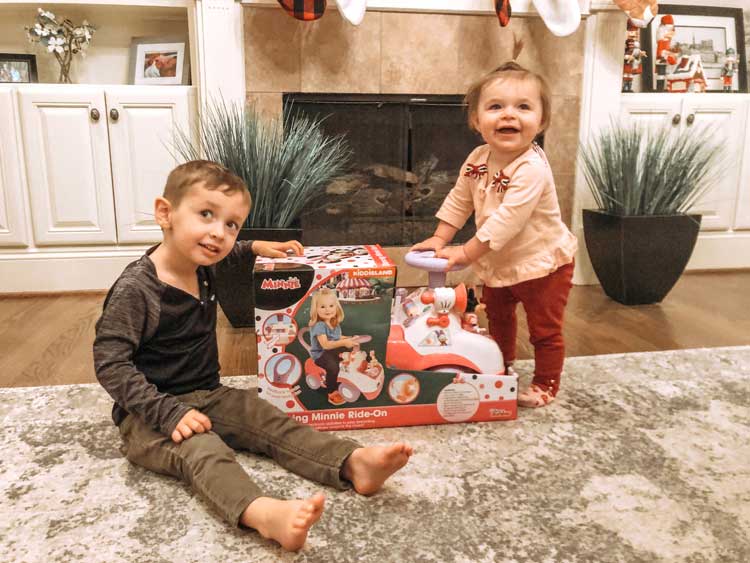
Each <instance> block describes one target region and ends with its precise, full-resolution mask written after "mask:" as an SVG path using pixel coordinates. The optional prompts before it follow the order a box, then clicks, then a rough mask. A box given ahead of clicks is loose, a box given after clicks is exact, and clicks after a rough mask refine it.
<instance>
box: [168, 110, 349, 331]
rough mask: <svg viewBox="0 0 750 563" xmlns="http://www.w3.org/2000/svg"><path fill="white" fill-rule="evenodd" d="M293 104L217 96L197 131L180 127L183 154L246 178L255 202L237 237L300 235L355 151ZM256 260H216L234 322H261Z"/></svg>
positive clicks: (224, 299) (299, 237)
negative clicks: (308, 210) (278, 108)
mask: <svg viewBox="0 0 750 563" xmlns="http://www.w3.org/2000/svg"><path fill="white" fill-rule="evenodd" d="M289 109H290V108H289V107H286V108H284V112H283V114H282V116H279V117H273V116H269V115H267V114H264V113H262V112H260V111H259V110H258V109H257V107H255V106H254V105H253V104H247V105H245V106H242V105H240V104H231V105H228V104H226V103H225V102H223V101H212V102H210V103H209V104H207V106H206V107H205V108H204V110H203V113H202V114H201V117H200V119H199V122H198V126H197V133H195V134H193V135H191V134H189V133H188V132H186V131H178V132H177V136H176V141H175V149H176V153H177V154H178V155H179V156H180V157H181V158H183V159H186V160H194V159H198V158H205V159H208V160H212V161H214V162H218V163H220V164H222V165H224V166H226V167H227V168H228V169H229V170H231V171H232V172H234V173H235V174H237V175H238V176H239V177H240V178H242V179H243V180H244V181H245V184H246V185H247V187H248V189H249V190H250V195H251V196H252V200H253V201H252V208H251V210H250V215H249V216H248V218H247V221H246V223H245V225H244V226H243V228H242V229H241V231H240V234H239V237H238V240H275V241H286V240H291V239H297V240H302V230H301V229H300V228H299V217H300V214H301V213H302V211H303V209H304V208H305V206H307V205H308V204H309V203H310V202H311V201H312V200H313V199H315V198H316V197H317V196H319V195H320V194H321V193H322V192H323V191H324V190H325V187H326V186H327V185H328V184H329V183H330V182H331V181H332V180H333V179H334V178H336V177H337V176H339V175H341V174H343V173H344V172H345V171H346V169H347V167H348V164H349V161H350V159H351V150H350V148H349V146H348V143H347V142H346V141H345V140H344V139H343V138H342V137H340V136H337V137H332V136H329V135H325V134H324V133H323V130H322V128H321V121H320V120H319V119H316V118H310V117H306V116H302V115H299V114H294V113H293V112H291V111H289ZM253 266H254V264H253V263H251V262H248V261H231V260H223V261H222V262H220V263H219V264H217V267H216V278H217V279H216V281H217V286H218V287H217V295H218V297H219V303H220V304H221V308H222V309H223V311H224V314H226V316H227V318H228V319H229V322H230V323H231V324H232V326H234V327H252V326H254V324H255V320H254V319H255V311H254V308H255V300H254V295H253Z"/></svg>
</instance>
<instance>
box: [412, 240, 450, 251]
mask: <svg viewBox="0 0 750 563" xmlns="http://www.w3.org/2000/svg"><path fill="white" fill-rule="evenodd" d="M445 244H446V243H445V241H444V240H443V239H441V238H440V237H436V236H432V237H430V238H428V239H425V240H423V241H422V242H418V243H417V244H415V245H414V246H412V247H411V248H410V249H409V251H412V250H434V251H435V253H436V254H437V252H438V251H439V250H441V249H442V248H443V247H444V246H445Z"/></svg>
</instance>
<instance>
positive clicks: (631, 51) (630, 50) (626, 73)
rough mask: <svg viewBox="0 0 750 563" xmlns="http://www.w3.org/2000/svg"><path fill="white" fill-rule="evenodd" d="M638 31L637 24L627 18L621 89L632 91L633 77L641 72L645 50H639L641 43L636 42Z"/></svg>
mask: <svg viewBox="0 0 750 563" xmlns="http://www.w3.org/2000/svg"><path fill="white" fill-rule="evenodd" d="M639 35H640V31H639V28H638V26H637V25H636V24H635V23H634V22H633V21H632V20H630V19H629V20H628V34H627V38H626V39H625V55H624V57H623V61H624V64H623V66H622V91H623V92H632V91H633V77H634V76H635V75H636V74H641V73H642V72H643V64H642V61H643V59H644V58H645V57H646V52H645V51H641V44H640V43H639V42H638V36H639Z"/></svg>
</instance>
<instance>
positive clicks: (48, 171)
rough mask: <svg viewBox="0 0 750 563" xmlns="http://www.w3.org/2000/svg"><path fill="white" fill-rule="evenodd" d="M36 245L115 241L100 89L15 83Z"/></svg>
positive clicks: (110, 183) (103, 110)
mask: <svg viewBox="0 0 750 563" xmlns="http://www.w3.org/2000/svg"><path fill="white" fill-rule="evenodd" d="M19 100H20V108H21V123H22V129H23V138H24V153H25V160H26V174H27V177H28V183H29V195H30V198H31V212H32V219H33V223H34V240H35V241H36V243H37V244H38V245H53V244H107V243H114V242H116V240H117V239H116V228H115V213H114V200H113V197H112V173H111V171H110V164H109V141H108V139H107V120H106V116H105V105H104V90H102V89H101V88H100V87H88V86H68V85H66V86H57V85H45V86H39V87H34V86H29V87H23V88H19Z"/></svg>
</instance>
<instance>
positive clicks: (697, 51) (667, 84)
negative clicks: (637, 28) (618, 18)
mask: <svg viewBox="0 0 750 563" xmlns="http://www.w3.org/2000/svg"><path fill="white" fill-rule="evenodd" d="M640 43H641V46H642V48H643V50H644V51H646V54H647V58H646V65H645V68H644V72H643V83H642V91H643V92H676V93H683V92H726V93H731V92H734V93H737V92H747V91H748V74H747V60H746V52H745V26H744V17H743V12H742V9H741V8H722V7H713V6H682V5H680V6H677V5H671V4H663V5H662V4H660V5H659V13H658V14H657V16H656V17H655V18H654V19H653V20H652V21H651V23H650V24H649V25H648V27H646V28H644V29H642V30H641V41H640Z"/></svg>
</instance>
